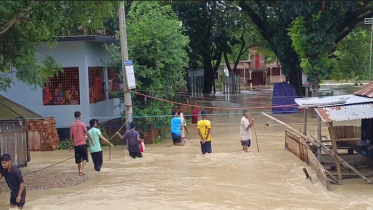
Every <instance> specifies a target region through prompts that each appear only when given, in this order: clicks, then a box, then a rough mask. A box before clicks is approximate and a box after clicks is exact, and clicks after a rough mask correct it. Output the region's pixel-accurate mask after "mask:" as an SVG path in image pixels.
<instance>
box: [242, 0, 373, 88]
mask: <svg viewBox="0 0 373 210" xmlns="http://www.w3.org/2000/svg"><path fill="white" fill-rule="evenodd" d="M239 6H240V7H241V8H242V11H243V12H245V13H246V14H247V15H248V16H249V17H250V18H251V20H252V21H253V22H254V23H255V24H256V26H257V27H258V29H259V31H260V33H261V34H262V36H263V37H264V39H265V40H266V41H267V42H268V43H269V44H270V48H271V49H272V50H273V51H274V53H275V54H276V56H277V58H278V59H279V60H280V62H281V65H282V69H283V71H284V73H285V74H286V75H287V77H288V79H289V81H290V83H291V84H292V85H293V86H294V87H295V90H296V92H297V94H298V95H302V94H303V91H302V88H301V87H302V86H301V85H302V84H301V81H302V78H301V71H302V67H301V63H302V59H303V63H302V66H303V67H305V68H306V70H305V71H308V72H307V73H310V74H311V77H312V78H313V76H314V73H318V71H320V70H319V68H321V69H323V70H322V71H325V69H324V68H327V67H328V65H327V63H328V62H327V61H326V60H325V59H327V58H330V57H331V56H332V55H333V53H334V52H335V50H336V45H337V44H338V43H339V42H340V41H341V40H343V38H345V37H346V36H347V35H348V34H349V33H350V32H351V31H352V30H353V29H354V28H355V26H356V25H357V24H358V23H361V22H362V21H363V20H364V18H366V17H372V16H373V12H372V10H373V7H372V6H373V5H372V3H371V2H370V1H325V0H322V1H240V2H239ZM292 27H293V29H295V28H298V29H302V30H304V31H303V32H299V34H298V35H299V36H298V35H297V34H296V33H294V32H296V31H293V32H291V28H292ZM289 29H290V33H292V34H293V40H292V39H291V36H292V35H291V34H289ZM300 33H303V34H300ZM297 36H298V37H297ZM323 41H324V42H325V43H324V44H325V46H321V43H322V42H323ZM316 43H317V46H315V47H314V48H310V46H311V45H312V44H316ZM305 47H307V48H308V49H303V48H305ZM325 50H327V52H325ZM314 55H317V56H315V57H313V56H314ZM320 56H322V57H323V58H321V57H320ZM317 59H321V61H316V60H317ZM313 60H315V61H313ZM315 62H316V63H315ZM318 62H320V63H318ZM313 71H314V72H313ZM317 80H318V79H316V81H317Z"/></svg>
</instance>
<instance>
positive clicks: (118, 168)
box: [0, 90, 373, 210]
mask: <svg viewBox="0 0 373 210" xmlns="http://www.w3.org/2000/svg"><path fill="white" fill-rule="evenodd" d="M270 92H271V91H270V90H263V91H258V92H257V93H260V94H262V95H268V96H269V95H270ZM348 92H349V91H347V93H348ZM335 95H336V94H335ZM240 98H241V99H242V98H243V99H245V100H246V101H245V102H238V101H231V102H229V101H228V102H227V101H224V100H220V99H224V96H222V97H218V98H217V99H216V100H212V101H211V100H199V102H200V103H202V104H205V105H209V106H219V107H225V106H229V107H242V106H249V105H246V102H250V101H252V102H255V101H259V100H256V99H255V96H253V95H252V94H251V92H244V93H242V94H241V96H239V97H236V99H235V100H239V99H240ZM231 100H232V99H231ZM260 103H262V106H263V108H261V109H254V108H253V107H251V109H250V110H251V112H252V117H254V118H255V122H256V126H255V130H256V133H257V138H258V142H259V148H260V152H259V153H258V151H257V145H256V143H255V139H253V140H252V145H251V148H250V151H249V152H248V153H243V152H242V147H241V146H240V142H239V122H240V118H241V116H242V115H241V114H240V112H241V111H240V110H237V111H221V110H215V111H213V112H210V113H211V114H221V115H214V116H209V117H208V118H209V119H211V121H212V131H211V132H212V133H211V136H212V150H213V153H212V154H209V155H205V156H203V155H202V154H201V152H200V145H199V140H198V138H197V137H198V136H197V132H196V128H195V125H191V124H189V125H188V128H189V132H190V135H189V136H188V141H187V143H186V145H185V146H183V147H174V146H172V141H171V140H165V141H163V142H162V143H160V144H158V145H146V152H145V153H143V155H144V157H143V158H141V159H135V160H132V158H130V157H129V156H128V152H127V151H126V148H125V147H124V146H116V147H115V148H114V150H113V152H112V160H111V161H109V160H108V158H109V156H108V154H109V152H108V148H107V147H105V148H104V151H103V153H104V166H103V169H102V171H101V172H100V173H97V172H94V170H93V164H92V163H91V162H89V163H88V164H87V166H86V170H85V171H86V173H87V174H88V175H89V176H91V179H90V181H88V182H85V183H83V184H80V185H77V186H73V187H69V188H62V189H51V190H32V191H31V190H30V191H27V198H26V205H25V208H24V209H33V210H39V209H53V210H59V209H89V210H96V209H100V210H103V209H108V210H112V209H128V210H132V209H133V210H136V209H139V210H140V209H141V210H145V209H214V210H220V209H276V210H277V209H278V210H280V209H364V210H367V209H373V188H372V187H373V186H371V185H369V184H367V183H366V182H365V181H364V180H361V179H354V180H344V182H343V185H340V186H331V187H330V190H329V191H328V190H327V189H326V188H325V187H324V186H323V185H322V184H321V183H320V182H319V181H318V180H317V176H316V174H315V173H314V172H313V170H312V168H310V167H308V166H307V165H306V164H305V163H303V162H301V161H300V160H299V159H298V158H297V157H296V156H294V155H293V154H291V153H290V152H288V151H286V150H285V149H284V131H285V129H284V128H283V127H282V126H279V125H276V124H275V123H272V122H271V123H270V126H269V127H265V123H267V122H268V119H267V118H265V117H263V116H262V115H260V114H259V112H260V111H263V110H264V111H266V110H270V109H268V108H266V107H265V104H267V106H268V105H270V98H267V99H265V98H263V99H262V100H261V101H260ZM251 105H252V104H251ZM223 114H225V115H223ZM275 117H277V118H278V119H280V120H283V121H284V122H286V123H289V124H291V125H292V126H293V127H295V128H297V129H298V128H299V129H302V128H303V126H302V124H301V122H302V120H303V119H302V117H303V114H302V113H296V114H287V115H275ZM315 122H316V120H315V119H312V118H311V119H309V123H310V126H309V127H308V132H309V133H310V134H313V133H315V128H316V124H315ZM323 129H324V130H325V131H326V128H324V127H323ZM252 132H253V133H252V136H253V138H254V137H255V134H254V130H253V129H252ZM72 156H73V152H69V151H54V152H33V153H32V161H31V162H30V163H29V166H28V167H27V168H22V169H21V170H22V171H23V172H27V171H33V170H36V169H39V168H43V167H46V166H49V165H51V164H53V163H56V162H58V161H61V160H64V159H66V158H69V157H72ZM303 168H307V170H308V172H309V173H310V175H311V177H312V181H310V180H306V179H305V175H304V173H303V170H302V169H303ZM47 170H53V171H64V172H69V173H77V169H76V165H75V164H74V160H73V159H72V160H69V161H67V162H64V163H62V164H59V165H56V166H53V167H51V168H49V169H47ZM8 202H9V195H8V193H2V194H0V209H9V208H8V207H6V206H7V204H8Z"/></svg>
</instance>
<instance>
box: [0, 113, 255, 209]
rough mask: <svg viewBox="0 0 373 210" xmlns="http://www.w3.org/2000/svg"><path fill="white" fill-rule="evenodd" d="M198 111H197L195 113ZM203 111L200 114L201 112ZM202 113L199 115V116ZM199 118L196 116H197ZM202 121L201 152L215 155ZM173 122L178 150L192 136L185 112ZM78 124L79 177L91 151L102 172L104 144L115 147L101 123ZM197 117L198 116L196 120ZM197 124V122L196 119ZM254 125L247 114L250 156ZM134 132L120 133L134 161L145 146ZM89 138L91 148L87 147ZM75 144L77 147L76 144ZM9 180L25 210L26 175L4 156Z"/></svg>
mask: <svg viewBox="0 0 373 210" xmlns="http://www.w3.org/2000/svg"><path fill="white" fill-rule="evenodd" d="M194 111H195V110H194ZM198 111H199V110H198ZM197 113H198V112H197ZM194 114H196V113H194ZM200 114H201V117H202V119H201V120H199V121H198V122H197V130H198V135H199V138H200V145H201V152H202V154H205V153H212V148H211V122H210V120H207V117H206V112H205V111H204V110H202V111H201V112H200ZM172 116H173V118H172V119H171V136H172V141H173V143H174V145H175V146H182V145H184V144H185V143H186V136H187V134H188V133H189V131H188V128H187V123H186V120H185V116H184V114H183V112H182V110H179V111H173V112H172ZM74 117H75V122H74V123H73V124H72V125H71V128H70V151H71V150H72V149H73V146H74V157H75V163H76V164H77V165H78V174H79V176H84V175H85V172H84V167H85V165H86V164H87V162H88V147H89V148H90V152H91V157H92V162H93V166H94V169H95V170H96V171H98V172H99V171H100V170H101V167H102V164H103V155H102V148H101V142H100V141H102V142H103V143H106V144H108V145H109V146H110V147H113V144H112V143H110V141H109V140H107V139H106V138H105V137H104V136H103V135H102V134H101V131H100V129H98V128H97V127H98V120H97V119H91V120H90V122H89V124H90V129H89V130H88V129H87V126H86V125H85V123H83V122H81V121H80V120H81V113H80V112H79V111H76V112H75V113H74ZM192 117H195V116H192ZM192 120H193V123H195V121H197V120H196V119H192ZM253 125H254V119H253V118H252V119H251V121H250V120H249V112H248V111H247V110H244V111H243V117H242V119H241V126H240V136H241V145H242V147H243V148H242V149H243V151H244V152H247V149H248V147H250V145H251V127H252V126H253ZM130 128H131V129H130V130H129V131H127V132H126V133H125V134H124V135H121V134H120V133H118V132H117V133H116V134H117V135H119V136H120V138H121V139H126V140H127V145H128V152H129V155H130V156H131V157H132V158H134V159H135V158H141V157H142V154H141V151H140V145H139V143H141V142H144V140H143V139H141V138H140V134H139V132H138V131H136V124H135V122H131V123H130ZM87 138H88V144H87ZM73 143H74V144H73ZM3 177H4V178H5V180H6V182H7V184H8V187H9V189H10V190H11V195H10V204H11V205H12V206H17V207H18V208H19V209H22V208H23V206H24V204H25V201H26V188H25V183H24V180H23V176H22V172H21V171H20V170H19V169H18V168H17V167H15V166H13V165H12V161H11V156H10V155H9V154H4V155H2V156H1V170H0V179H1V178H3Z"/></svg>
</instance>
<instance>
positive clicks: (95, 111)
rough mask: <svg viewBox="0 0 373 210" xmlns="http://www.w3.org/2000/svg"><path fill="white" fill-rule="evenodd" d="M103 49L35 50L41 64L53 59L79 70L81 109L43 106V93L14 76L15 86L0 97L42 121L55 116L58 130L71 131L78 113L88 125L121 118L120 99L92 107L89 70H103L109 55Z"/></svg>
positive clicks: (62, 46)
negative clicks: (106, 56)
mask: <svg viewBox="0 0 373 210" xmlns="http://www.w3.org/2000/svg"><path fill="white" fill-rule="evenodd" d="M102 45H103V44H102V43H99V42H84V41H61V42H59V43H58V46H57V47H54V48H49V47H48V45H47V44H46V43H43V44H41V45H40V46H38V47H36V52H37V53H38V54H39V55H40V57H39V58H38V59H39V60H43V59H44V58H45V57H46V56H47V55H50V56H52V57H54V59H55V60H56V61H57V62H58V63H60V64H61V65H62V66H63V67H78V68H79V91H80V105H60V106H58V105H51V106H43V89H42V88H41V87H36V88H35V90H32V88H31V87H30V86H27V85H26V84H25V83H23V82H21V81H19V80H17V79H16V78H15V75H13V79H14V80H13V81H14V84H12V85H11V87H10V88H9V89H8V90H7V92H4V91H0V94H1V95H3V96H5V97H7V98H9V99H10V100H12V101H14V102H16V103H19V104H20V105H23V106H25V107H27V108H29V109H30V110H32V111H34V112H36V113H38V114H40V115H42V116H43V117H48V116H54V117H55V119H56V126H57V128H67V127H70V125H71V124H72V123H73V122H74V118H73V116H74V112H75V111H80V112H81V113H82V121H83V122H84V123H86V124H87V125H89V120H90V119H91V118H94V117H100V116H102V117H104V116H105V117H107V118H110V116H112V117H118V116H120V111H121V109H120V108H115V106H118V105H119V104H120V100H119V99H109V100H107V101H103V102H100V103H98V104H89V80H88V67H98V66H103V64H102V62H101V61H100V60H101V59H102V58H104V57H105V55H106V51H105V49H104V47H103V46H102ZM101 121H102V120H101Z"/></svg>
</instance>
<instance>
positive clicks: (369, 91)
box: [354, 82, 373, 98]
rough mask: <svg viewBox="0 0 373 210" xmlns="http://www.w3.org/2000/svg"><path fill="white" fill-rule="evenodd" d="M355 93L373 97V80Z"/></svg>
mask: <svg viewBox="0 0 373 210" xmlns="http://www.w3.org/2000/svg"><path fill="white" fill-rule="evenodd" d="M354 94H355V95H358V96H365V97H369V98H373V82H372V83H370V84H368V85H365V86H364V87H363V88H361V89H360V90H358V91H356V92H355V93H354Z"/></svg>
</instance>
